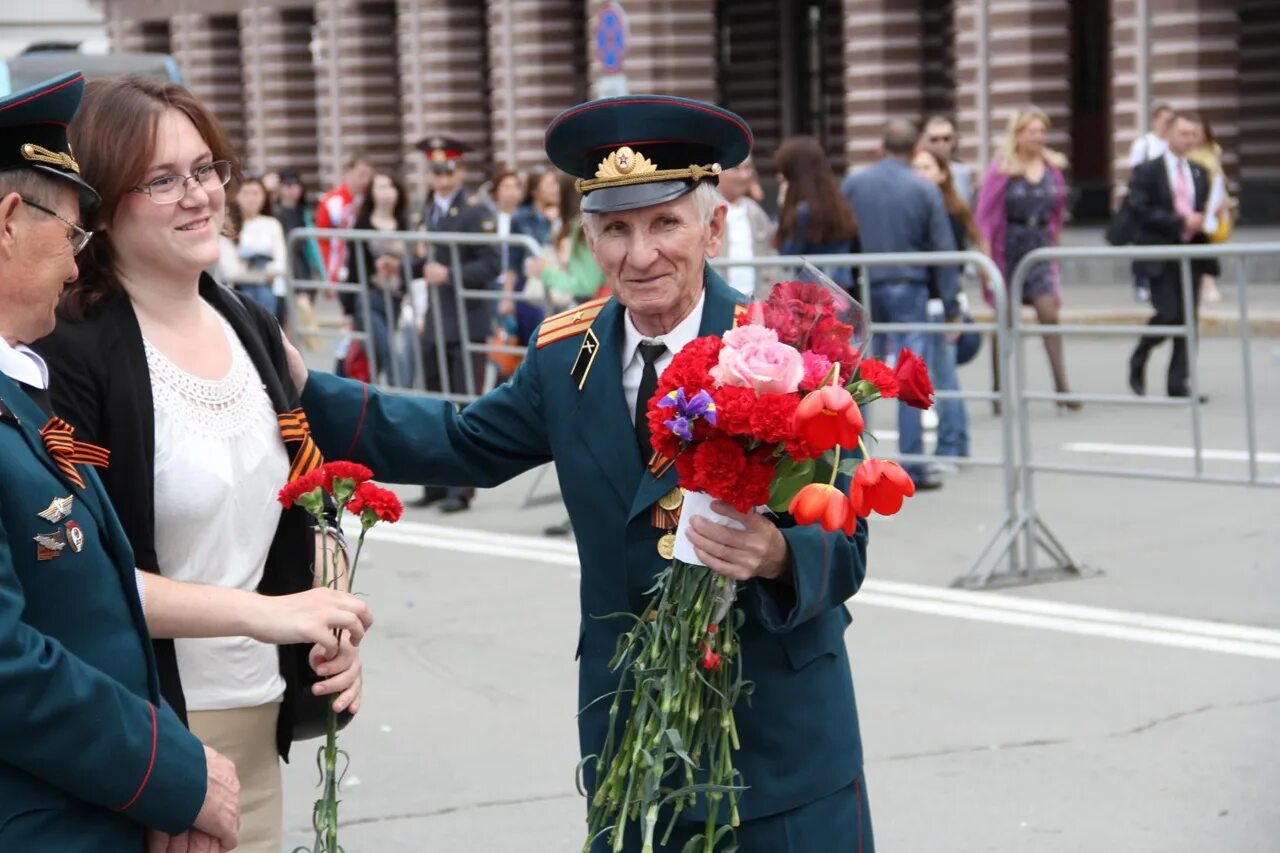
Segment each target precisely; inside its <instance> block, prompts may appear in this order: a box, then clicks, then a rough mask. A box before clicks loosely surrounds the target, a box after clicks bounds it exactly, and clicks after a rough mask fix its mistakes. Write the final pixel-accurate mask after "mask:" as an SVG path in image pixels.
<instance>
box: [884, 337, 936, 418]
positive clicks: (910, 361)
mask: <svg viewBox="0 0 1280 853" xmlns="http://www.w3.org/2000/svg"><path fill="white" fill-rule="evenodd" d="M893 375H894V377H895V378H897V380H898V399H899V400H901V401H902V402H904V403H906V404H907V405H908V406H912V407H914V408H917V409H928V408H930V407H931V406H933V383H932V382H931V381H929V368H928V367H927V366H926V365H925V363H924V360H923V359H921V358H920V356H918V355H916V354H915V353H913V352H912V351H911V350H909V349H907V348H906V347H903V348H902V352H900V353H898V366H897V367H896V368H895V369H894V371H893Z"/></svg>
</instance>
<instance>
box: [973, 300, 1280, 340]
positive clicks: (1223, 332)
mask: <svg viewBox="0 0 1280 853" xmlns="http://www.w3.org/2000/svg"><path fill="white" fill-rule="evenodd" d="M972 313H973V319H974V322H978V323H991V322H994V321H995V312H993V311H991V310H990V309H989V308H986V307H985V306H984V307H982V308H980V309H978V310H975V311H973V312H972ZM1023 317H1024V319H1025V320H1026V321H1027V322H1035V313H1034V312H1032V311H1031V310H1029V309H1025V310H1024V311H1023ZM1061 319H1062V322H1063V323H1066V324H1071V325H1081V326H1140V325H1142V324H1144V323H1146V322H1147V321H1148V320H1150V319H1151V312H1150V311H1149V310H1143V309H1141V308H1139V309H1123V308H1117V309H1089V310H1086V309H1074V310H1072V309H1066V310H1064V311H1063V312H1062V314H1061ZM1239 330H1240V315H1239V314H1236V313H1234V312H1232V313H1228V312H1226V311H1205V310H1203V309H1202V310H1201V311H1200V335H1201V336H1202V337H1214V338H1231V337H1236V336H1238V335H1239V333H1240V332H1239ZM1249 334H1251V335H1256V336H1258V337H1264V338H1277V337H1280V313H1276V312H1274V311H1261V312H1259V311H1254V312H1251V313H1250V315H1249Z"/></svg>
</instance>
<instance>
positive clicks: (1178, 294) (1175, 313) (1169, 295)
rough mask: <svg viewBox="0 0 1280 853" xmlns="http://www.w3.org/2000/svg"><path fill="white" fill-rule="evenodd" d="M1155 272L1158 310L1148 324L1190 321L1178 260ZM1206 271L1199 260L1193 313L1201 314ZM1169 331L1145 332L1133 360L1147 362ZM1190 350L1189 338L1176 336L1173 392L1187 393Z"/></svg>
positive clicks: (1195, 268)
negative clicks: (1148, 333) (1200, 280)
mask: <svg viewBox="0 0 1280 853" xmlns="http://www.w3.org/2000/svg"><path fill="white" fill-rule="evenodd" d="M1152 272H1153V274H1152V275H1151V277H1150V279H1149V281H1150V287H1151V305H1152V307H1153V308H1155V313H1154V314H1153V315H1151V319H1150V320H1148V321H1147V325H1148V326H1180V325H1182V324H1183V323H1185V322H1186V309H1185V303H1184V302H1183V299H1182V272H1181V265H1180V264H1178V263H1176V262H1175V263H1165V264H1161V265H1160V267H1159V269H1158V270H1153V271H1152ZM1201 272H1203V270H1202V269H1201V267H1200V265H1199V264H1192V265H1191V308H1192V316H1193V317H1195V318H1196V319H1199V317H1200V287H1199V278H1200V274H1201ZM1165 337H1166V336H1165V335H1144V336H1143V337H1142V338H1141V339H1140V340H1139V341H1138V347H1137V349H1135V350H1134V351H1133V362H1134V364H1136V365H1138V366H1143V367H1144V366H1145V365H1146V363H1147V357H1148V356H1149V355H1150V354H1151V350H1153V349H1155V348H1156V347H1158V346H1159V345H1160V344H1162V343H1164V340H1165ZM1187 370H1188V354H1187V339H1186V338H1182V337H1175V338H1174V339H1173V356H1172V357H1171V358H1170V359H1169V380H1168V382H1169V384H1168V388H1167V390H1168V392H1169V394H1170V395H1171V396H1184V395H1186V394H1187V391H1188V387H1187Z"/></svg>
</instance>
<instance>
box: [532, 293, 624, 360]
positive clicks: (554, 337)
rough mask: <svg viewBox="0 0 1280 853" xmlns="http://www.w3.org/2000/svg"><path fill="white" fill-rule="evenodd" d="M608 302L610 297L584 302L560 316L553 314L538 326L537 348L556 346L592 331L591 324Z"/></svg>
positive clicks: (562, 312) (561, 313)
mask: <svg viewBox="0 0 1280 853" xmlns="http://www.w3.org/2000/svg"><path fill="white" fill-rule="evenodd" d="M608 301H609V297H607V296H602V297H600V298H599V299H592V300H591V301H590V302H584V303H582V304H581V305H578V306H575V307H573V308H570V309H569V310H567V311H561V312H560V313H559V314H553V315H552V316H550V317H548V318H547V319H545V320H543V321H542V323H541V324H539V326H538V346H537V348H538V349H542V348H543V347H545V346H546V345H547V344H554V343H555V342H556V341H562V340H564V339H565V338H571V337H573V336H574V335H580V334H582V333H583V332H585V331H586V330H587V329H590V328H591V324H592V323H594V322H595V321H596V315H598V314H599V313H600V310H601V309H602V308H604V306H605V303H607V302H608Z"/></svg>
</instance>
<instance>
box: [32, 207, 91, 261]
mask: <svg viewBox="0 0 1280 853" xmlns="http://www.w3.org/2000/svg"><path fill="white" fill-rule="evenodd" d="M19 198H21V199H22V203H23V204H25V205H27V206H28V207H34V208H35V209H36V210H38V211H40V212H41V213H47V214H49V215H50V216H52V217H53V218H54V219H57V220H58V221H59V222H61V223H62V224H63V225H65V226H67V227H68V228H70V229H71V230H70V231H69V232H67V242H68V243H70V244H71V254H73V255H78V254H80V251H81V250H82V249H83V248H84V247H85V246H87V245H89V238H91V237H92V236H93V232H92V231H86V230H84V229H83V228H81V227H80V226H79V225H77V224H75V223H74V222H72V221H71V220H70V219H67V218H66V217H64V216H63V215H62V214H60V213H57V212H55V211H52V210H50V209H49V208H47V207H45V206H44V205H43V204H41V203H40V202H38V201H32V200H31V199H29V198H27V197H26V196H25V195H24V196H19Z"/></svg>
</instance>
